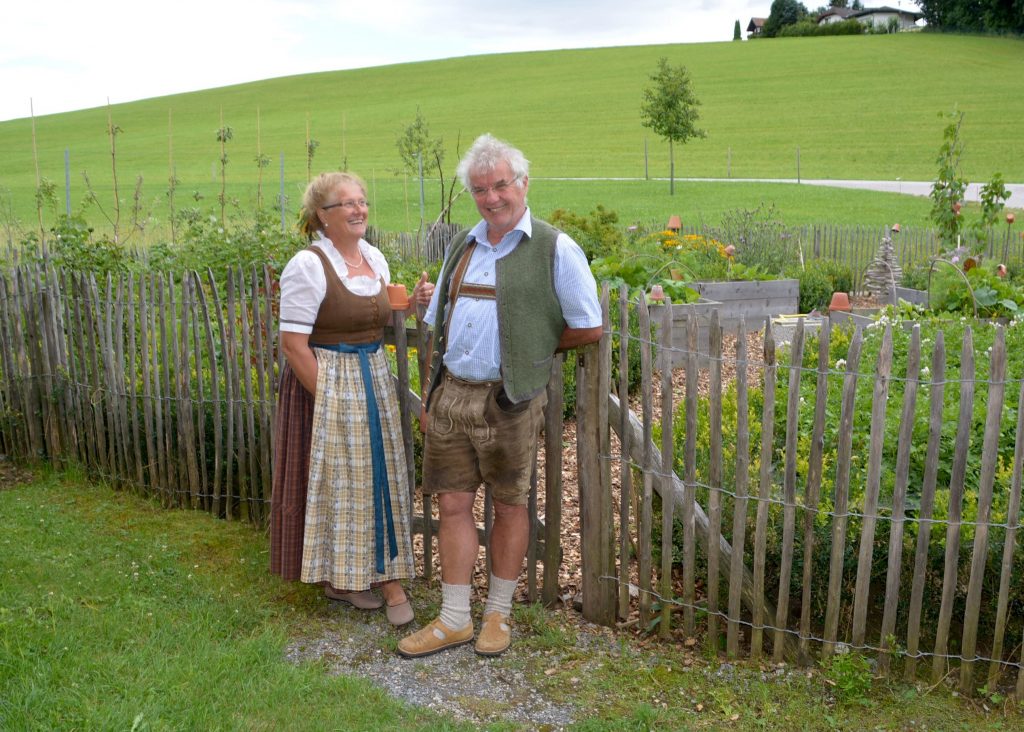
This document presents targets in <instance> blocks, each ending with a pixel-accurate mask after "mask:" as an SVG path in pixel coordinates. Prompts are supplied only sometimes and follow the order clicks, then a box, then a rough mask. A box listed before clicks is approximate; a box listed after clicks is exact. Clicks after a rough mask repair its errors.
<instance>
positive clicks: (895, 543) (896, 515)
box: [878, 324, 921, 675]
mask: <svg viewBox="0 0 1024 732" xmlns="http://www.w3.org/2000/svg"><path fill="white" fill-rule="evenodd" d="M920 370H921V326H920V325H918V324H915V325H914V329H913V330H912V331H911V333H910V349H909V351H908V352H907V371H906V379H905V381H904V382H903V409H902V411H901V413H900V430H899V436H898V443H897V444H898V447H897V451H896V475H895V479H894V484H893V495H892V521H891V522H890V528H889V563H888V569H887V570H886V573H885V608H884V610H883V611H882V630H881V637H880V639H879V647H880V648H881V649H882V652H881V653H879V654H878V669H879V672H880V673H881V674H883V675H884V674H888V671H889V655H890V654H889V645H890V644H889V639H890V638H891V637H895V633H896V609H897V605H898V603H899V597H900V595H899V593H900V569H901V567H902V559H903V539H904V536H903V531H904V526H905V519H906V502H907V484H908V482H909V479H910V451H911V448H912V447H913V444H914V413H915V410H916V407H917V387H918V384H919V383H920V378H921V374H920Z"/></svg>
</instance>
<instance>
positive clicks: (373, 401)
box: [310, 341, 398, 574]
mask: <svg viewBox="0 0 1024 732" xmlns="http://www.w3.org/2000/svg"><path fill="white" fill-rule="evenodd" d="M310 346H312V347H313V348H324V349H326V350H328V351H335V352H337V353H355V354H358V356H359V370H360V372H361V373H362V376H363V390H364V391H365V392H366V412H367V416H368V417H369V419H370V453H371V455H372V457H373V533H374V539H375V544H376V560H377V572H378V573H379V574H384V535H385V531H384V529H385V527H384V522H385V520H386V521H387V541H388V552H389V555H390V557H391V559H394V558H395V557H397V556H398V541H397V539H396V538H395V521H394V516H393V514H392V512H391V488H390V486H389V484H388V466H387V462H386V461H385V460H384V436H383V434H382V432H381V428H380V411H379V410H378V408H377V395H376V392H374V389H373V375H372V374H371V373H370V354H371V353H376V352H377V349H379V348H380V341H376V342H374V343H359V344H350V343H338V344H337V345H324V344H321V343H311V344H310Z"/></svg>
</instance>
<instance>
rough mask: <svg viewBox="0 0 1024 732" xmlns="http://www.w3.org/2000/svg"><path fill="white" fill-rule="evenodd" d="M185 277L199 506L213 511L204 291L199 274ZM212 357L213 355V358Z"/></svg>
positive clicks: (191, 273)
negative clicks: (202, 310)
mask: <svg viewBox="0 0 1024 732" xmlns="http://www.w3.org/2000/svg"><path fill="white" fill-rule="evenodd" d="M185 277H186V278H187V279H188V281H189V282H190V285H189V289H190V290H191V293H192V295H191V297H189V321H190V325H191V328H190V334H191V336H192V345H191V349H192V362H193V363H194V364H195V365H196V389H195V401H194V405H195V414H196V417H195V425H196V453H197V454H196V461H197V463H198V467H199V498H200V505H201V506H202V508H203V509H204V510H206V511H209V510H210V476H209V470H207V467H206V466H207V465H209V463H208V461H207V459H206V453H207V447H208V446H207V443H206V374H207V373H208V369H210V368H211V366H210V365H207V363H209V364H211V365H212V363H213V362H212V361H209V362H205V361H203V347H202V342H201V341H200V333H199V330H200V324H201V322H202V321H201V319H200V315H199V295H198V293H199V292H200V291H201V290H202V289H203V283H202V280H200V279H199V273H198V272H196V271H195V270H191V271H189V272H186V273H185ZM210 356H211V357H212V354H210Z"/></svg>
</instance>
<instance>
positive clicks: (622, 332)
mask: <svg viewBox="0 0 1024 732" xmlns="http://www.w3.org/2000/svg"><path fill="white" fill-rule="evenodd" d="M619 403H620V404H629V288H628V287H626V286H625V285H623V286H622V287H620V288H619ZM628 422H629V413H628V410H625V409H623V410H620V418H619V444H620V447H619V619H620V620H626V619H627V618H628V617H629V588H630V575H629V571H630V564H631V563H630V548H631V543H630V532H629V526H630V506H631V504H632V500H633V470H632V467H631V466H630V463H629V430H628V429H627V426H628Z"/></svg>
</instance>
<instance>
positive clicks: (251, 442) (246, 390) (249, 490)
mask: <svg viewBox="0 0 1024 732" xmlns="http://www.w3.org/2000/svg"><path fill="white" fill-rule="evenodd" d="M250 294H251V293H247V292H246V285H245V272H244V270H242V269H241V268H239V269H238V314H239V326H238V338H239V340H240V341H241V343H242V360H241V361H240V362H239V363H238V378H239V381H240V383H241V386H242V393H241V401H240V403H239V409H240V410H241V413H242V415H243V419H244V420H245V422H244V425H245V440H244V442H240V443H239V447H240V448H241V449H240V451H239V458H238V462H239V464H242V463H243V461H244V462H245V465H246V472H245V478H244V479H243V480H242V481H241V483H242V484H243V488H242V491H243V492H244V493H245V495H246V500H244V501H243V506H244V508H243V512H242V515H243V517H245V518H247V519H248V520H250V521H253V522H258V521H259V520H260V517H261V516H262V513H263V511H262V509H263V503H262V501H261V500H260V499H261V498H262V496H260V495H259V492H260V491H259V485H260V484H259V479H258V477H257V476H258V473H259V470H258V468H257V467H256V458H257V456H258V455H259V453H258V451H257V447H256V415H255V413H254V410H253V395H252V345H251V342H250V340H249V339H250V337H251V334H252V328H251V327H250V323H249V320H250V308H249V307H248V302H251V300H250V298H249V297H248V295H250ZM242 455H244V456H245V457H242ZM239 478H242V474H241V473H240V474H239Z"/></svg>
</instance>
